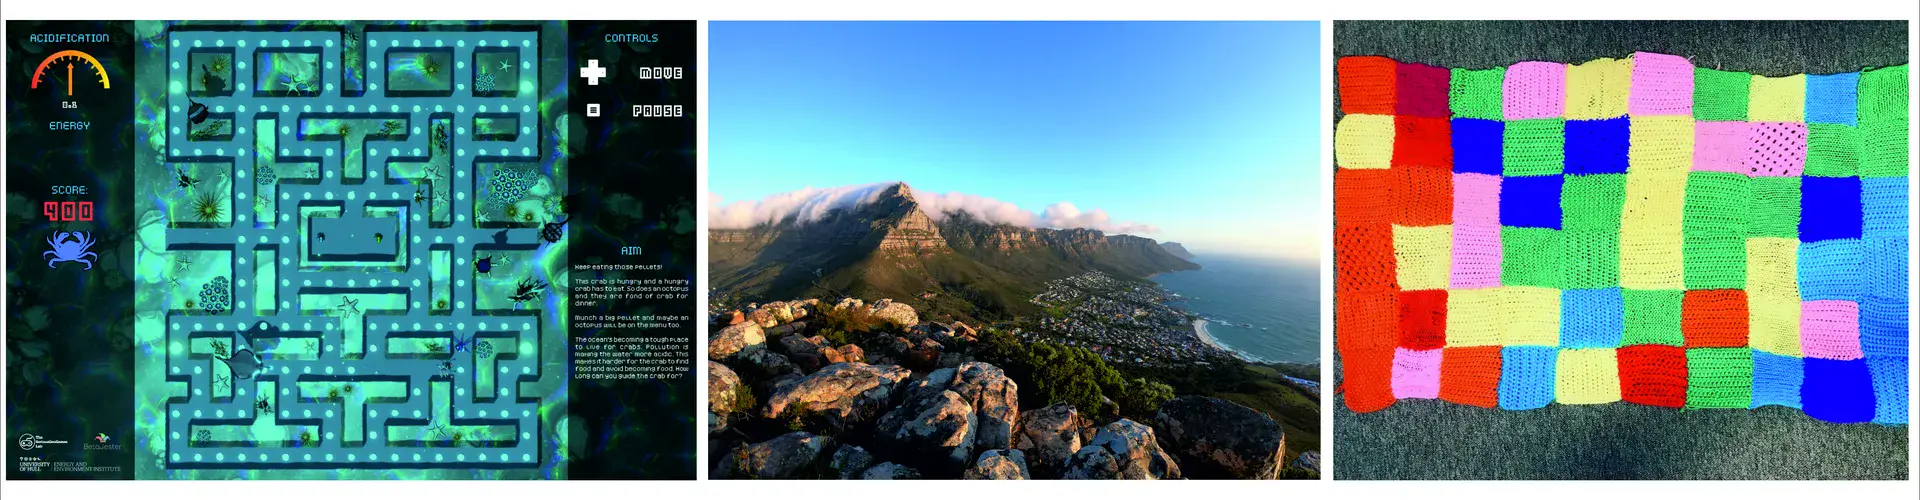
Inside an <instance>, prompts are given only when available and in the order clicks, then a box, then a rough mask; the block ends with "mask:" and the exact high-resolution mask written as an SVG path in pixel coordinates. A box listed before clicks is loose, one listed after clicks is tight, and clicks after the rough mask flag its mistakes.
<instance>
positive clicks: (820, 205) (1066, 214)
mask: <svg viewBox="0 0 1920 500" xmlns="http://www.w3.org/2000/svg"><path fill="white" fill-rule="evenodd" d="M894 184H897V183H895V182H882V183H875V184H863V185H853V186H840V187H833V188H814V187H811V186H809V187H806V188H803V189H800V190H797V191H788V192H785V193H778V194H774V195H770V196H767V197H766V198H762V199H759V200H752V201H736V202H733V203H728V204H725V205H721V204H719V202H718V201H719V197H718V196H717V195H716V196H714V197H713V199H714V200H715V203H714V206H713V207H712V210H709V211H708V220H709V224H710V226H711V227H713V228H714V229H743V228H748V227H753V226H755V225H758V224H763V223H778V222H781V221H784V220H786V219H787V218H789V217H792V218H794V219H795V220H796V221H798V222H803V223H804V222H813V221H816V220H820V217H822V216H825V215H826V214H827V213H828V212H831V211H833V210H835V209H842V208H854V207H858V206H860V205H864V204H867V203H871V202H873V201H874V200H875V199H877V198H878V197H879V196H880V194H881V193H882V192H884V191H886V190H887V188H889V187H892V186H893V185H894ZM913 198H914V200H915V201H917V202H919V203H920V208H921V209H922V210H923V211H925V212H926V213H927V216H928V217H930V218H933V219H934V220H936V221H937V220H940V219H943V218H945V217H946V214H947V213H949V212H966V213H968V214H971V215H973V216H974V217H977V218H980V219H982V220H985V221H988V222H993V223H997V224H1010V225H1015V226H1022V227H1045V228H1055V229H1073V228H1087V229H1097V230H1100V231H1102V232H1105V233H1108V234H1151V233H1155V232H1158V231H1159V230H1160V229H1159V228H1157V227H1154V226H1151V225H1147V224H1140V223H1136V222H1131V221H1114V220H1113V219H1112V217H1111V216H1109V215H1107V212H1106V211H1105V210H1101V209H1093V210H1085V211H1082V210H1081V209H1080V208H1079V207H1076V206H1074V205H1073V204H1072V203H1069V202H1064V201H1062V202H1058V203H1054V204H1052V205H1048V206H1047V207H1046V208H1045V209H1043V210H1042V211H1040V212H1038V213H1035V212H1033V211H1029V210H1027V209H1024V208H1020V206H1018V205H1015V204H1013V203H1009V202H1005V201H1000V200H996V199H993V198H988V197H985V196H980V195H974V194H968V193H961V192H947V193H935V192H931V191H925V190H921V189H913Z"/></svg>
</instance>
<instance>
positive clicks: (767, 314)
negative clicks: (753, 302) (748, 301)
mask: <svg viewBox="0 0 1920 500" xmlns="http://www.w3.org/2000/svg"><path fill="white" fill-rule="evenodd" d="M747 321H750V322H753V323H755V324H758V325H760V327H761V328H773V327H775V326H780V320H779V318H775V317H773V311H769V310H767V309H766V308H760V309H754V310H753V312H750V313H747Z"/></svg>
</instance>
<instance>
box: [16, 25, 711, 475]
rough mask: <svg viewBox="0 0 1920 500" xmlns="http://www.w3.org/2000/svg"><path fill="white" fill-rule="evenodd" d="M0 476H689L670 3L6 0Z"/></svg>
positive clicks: (684, 54)
mask: <svg viewBox="0 0 1920 500" xmlns="http://www.w3.org/2000/svg"><path fill="white" fill-rule="evenodd" d="M6 27H7V31H6V56H7V57H6V70H7V71H6V77H5V79H6V85H7V97H6V109H7V117H6V123H7V128H6V157H7V165H6V188H5V189H6V193H7V194H6V197H7V200H6V216H5V233H6V239H7V247H6V269H7V277H6V282H5V313H6V315H7V322H6V323H7V331H6V347H7V349H6V351H7V356H6V388H7V398H6V417H7V419H6V420H7V426H6V429H5V432H6V436H7V438H8V439H7V442H6V446H5V447H6V450H7V451H6V457H7V462H6V473H5V475H6V477H7V478H8V479H141V480H145V479H693V478H694V463H695V458H694V457H695V451H694V448H695V437H694V436H695V434H694V432H695V431H694V427H695V425H696V424H695V418H694V406H695V404H696V396H695V394H694V385H693V356H694V354H693V347H692V346H693V344H692V342H693V337H694V328H695V324H694V322H693V320H692V317H693V313H694V309H695V303H694V299H693V297H692V295H691V287H692V285H693V280H694V273H695V271H694V269H695V265H696V260H697V257H696V255H695V253H694V252H695V244H696V242H697V241H698V237H697V233H696V231H697V229H696V228H697V224H696V220H695V217H696V215H695V205H694V203H695V202H696V201H695V200H696V199H697V196H698V194H697V192H696V191H697V189H696V187H695V186H696V180H695V175H696V158H695V151H696V144H695V137H696V132H695V130H696V129H695V127H696V120H695V117H696V113H697V111H698V110H697V109H696V105H697V104H698V101H697V99H696V96H695V92H696V90H695V89H696V88H697V83H696V82H697V78H698V74H699V73H698V70H699V68H697V67H695V64H696V43H697V40H696V29H697V28H696V24H695V23H694V22H692V21H584V22H583V21H567V22H563V21H519V22H478V21H475V22H457V21H438V22H384V21H304V22H298V21H296V22H271V21H247V22H235V21H61V22H30V21H28V22H22V21H10V22H8V23H7V26H6Z"/></svg>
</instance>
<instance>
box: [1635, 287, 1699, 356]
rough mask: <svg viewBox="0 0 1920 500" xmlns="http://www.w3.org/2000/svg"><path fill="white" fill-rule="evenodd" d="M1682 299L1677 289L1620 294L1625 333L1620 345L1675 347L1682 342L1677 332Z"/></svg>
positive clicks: (1683, 295)
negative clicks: (1624, 314) (1623, 310)
mask: <svg viewBox="0 0 1920 500" xmlns="http://www.w3.org/2000/svg"><path fill="white" fill-rule="evenodd" d="M1685 297H1686V292H1684V291H1681V290H1634V289H1625V290H1621V291H1620V305H1621V307H1622V308H1624V309H1625V312H1626V321H1627V331H1626V335H1624V336H1622V337H1621V339H1620V340H1621V341H1620V345H1623V346H1628V345H1642V344H1658V345H1670V346H1679V345H1682V344H1684V343H1685V342H1686V337H1685V336H1683V335H1681V333H1680V305H1681V300H1682V299H1684V298H1685Z"/></svg>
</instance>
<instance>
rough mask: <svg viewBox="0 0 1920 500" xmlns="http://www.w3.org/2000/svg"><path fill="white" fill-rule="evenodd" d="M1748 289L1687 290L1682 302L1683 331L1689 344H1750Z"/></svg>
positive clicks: (1732, 345) (1681, 318)
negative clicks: (1748, 337)
mask: <svg viewBox="0 0 1920 500" xmlns="http://www.w3.org/2000/svg"><path fill="white" fill-rule="evenodd" d="M1747 319H1748V318H1747V292H1746V291H1745V290H1687V295H1686V297H1684V298H1682V299H1681V302H1680V334H1681V335H1682V336H1683V337H1685V338H1686V345H1687V347H1746V346H1747Z"/></svg>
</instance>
